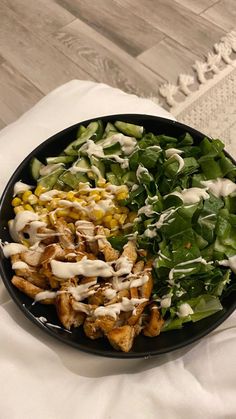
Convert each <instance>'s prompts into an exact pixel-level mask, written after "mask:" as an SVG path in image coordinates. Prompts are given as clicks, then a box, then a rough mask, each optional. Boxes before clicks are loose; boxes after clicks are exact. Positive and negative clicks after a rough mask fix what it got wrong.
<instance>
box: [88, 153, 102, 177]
mask: <svg viewBox="0 0 236 419" xmlns="http://www.w3.org/2000/svg"><path fill="white" fill-rule="evenodd" d="M90 163H91V166H95V167H96V168H97V169H98V170H99V172H100V176H96V174H95V173H94V175H95V176H94V179H95V180H98V179H99V177H100V178H101V177H102V178H104V177H105V166H104V164H103V162H102V161H101V160H99V159H98V158H97V157H94V156H91V157H90Z"/></svg>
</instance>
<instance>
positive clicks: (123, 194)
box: [116, 192, 128, 201]
mask: <svg viewBox="0 0 236 419" xmlns="http://www.w3.org/2000/svg"><path fill="white" fill-rule="evenodd" d="M127 197H128V192H119V193H118V194H117V195H116V199H117V200H118V201H122V200H123V199H126V198H127Z"/></svg>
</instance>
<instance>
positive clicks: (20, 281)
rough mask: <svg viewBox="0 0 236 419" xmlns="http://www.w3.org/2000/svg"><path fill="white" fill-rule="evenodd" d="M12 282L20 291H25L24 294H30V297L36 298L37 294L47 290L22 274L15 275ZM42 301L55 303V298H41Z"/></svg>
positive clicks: (43, 302)
mask: <svg viewBox="0 0 236 419" xmlns="http://www.w3.org/2000/svg"><path fill="white" fill-rule="evenodd" d="M11 282H12V283H13V285H15V287H16V288H18V289H19V290H20V291H22V292H24V294H26V295H28V297H31V298H33V299H34V298H35V297H36V295H37V294H39V293H40V292H43V291H47V290H45V289H43V288H39V287H37V286H36V285H33V284H31V283H30V282H29V281H27V280H26V279H24V278H21V277H20V276H17V275H14V276H13V278H12V280H11ZM40 303H42V304H54V298H46V299H45V300H41V301H40Z"/></svg>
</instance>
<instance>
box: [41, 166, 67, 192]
mask: <svg viewBox="0 0 236 419" xmlns="http://www.w3.org/2000/svg"><path fill="white" fill-rule="evenodd" d="M63 172H65V169H64V168H63V167H59V168H58V169H56V170H54V172H52V173H50V174H49V175H46V176H42V177H41V178H39V179H38V185H41V186H43V187H44V188H46V189H52V188H53V187H54V185H55V183H56V182H57V180H58V178H59V176H61V174H62V173H63Z"/></svg>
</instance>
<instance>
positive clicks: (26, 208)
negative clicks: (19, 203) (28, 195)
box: [24, 204, 34, 212]
mask: <svg viewBox="0 0 236 419" xmlns="http://www.w3.org/2000/svg"><path fill="white" fill-rule="evenodd" d="M24 209H25V210H26V211H32V212H34V208H33V207H32V206H31V205H30V204H25V205H24Z"/></svg>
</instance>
